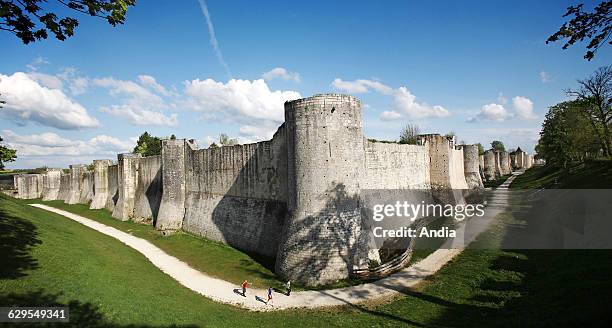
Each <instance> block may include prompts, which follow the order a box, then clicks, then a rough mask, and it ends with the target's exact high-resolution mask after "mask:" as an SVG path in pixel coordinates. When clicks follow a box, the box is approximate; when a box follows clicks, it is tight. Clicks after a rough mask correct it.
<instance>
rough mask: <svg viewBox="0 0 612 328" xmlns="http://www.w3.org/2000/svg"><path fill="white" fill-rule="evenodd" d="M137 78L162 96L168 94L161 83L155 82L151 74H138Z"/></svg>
mask: <svg viewBox="0 0 612 328" xmlns="http://www.w3.org/2000/svg"><path fill="white" fill-rule="evenodd" d="M138 80H139V81H140V84H142V85H143V86H146V87H149V88H151V89H153V91H156V92H158V93H159V94H162V95H164V96H169V95H170V92H169V91H168V90H167V89H166V88H165V87H164V86H163V85H161V84H159V83H157V81H156V80H155V78H154V77H152V76H151V75H138Z"/></svg>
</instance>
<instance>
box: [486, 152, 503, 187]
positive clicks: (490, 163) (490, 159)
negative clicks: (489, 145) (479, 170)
mask: <svg viewBox="0 0 612 328" xmlns="http://www.w3.org/2000/svg"><path fill="white" fill-rule="evenodd" d="M483 158H484V175H485V178H486V179H487V181H491V180H495V179H497V178H498V177H499V175H497V172H496V170H495V167H496V165H495V151H494V150H492V149H489V150H487V151H485V153H484V155H483Z"/></svg>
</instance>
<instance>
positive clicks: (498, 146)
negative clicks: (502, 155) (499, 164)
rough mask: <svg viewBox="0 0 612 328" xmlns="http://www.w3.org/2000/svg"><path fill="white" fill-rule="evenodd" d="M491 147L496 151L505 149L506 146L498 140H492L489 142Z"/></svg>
mask: <svg viewBox="0 0 612 328" xmlns="http://www.w3.org/2000/svg"><path fill="white" fill-rule="evenodd" d="M491 149H493V150H497V151H506V147H505V146H504V143H503V142H501V141H499V140H494V141H493V142H491Z"/></svg>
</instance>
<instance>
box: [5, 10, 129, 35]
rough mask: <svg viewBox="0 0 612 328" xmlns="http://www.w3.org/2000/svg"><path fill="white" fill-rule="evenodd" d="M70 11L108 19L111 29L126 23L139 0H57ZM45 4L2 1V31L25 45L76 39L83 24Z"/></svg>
mask: <svg viewBox="0 0 612 328" xmlns="http://www.w3.org/2000/svg"><path fill="white" fill-rule="evenodd" d="M56 2H57V3H58V4H59V5H61V6H64V7H66V8H68V9H70V10H73V11H76V12H79V13H82V14H86V15H90V16H93V17H99V18H103V19H105V20H106V21H107V22H108V23H109V24H110V25H112V26H117V25H118V24H123V23H124V22H125V15H126V13H127V10H128V7H130V6H134V4H135V3H136V0H56ZM43 7H47V8H48V7H49V1H45V0H0V30H3V31H7V32H10V33H13V34H15V36H16V37H18V38H19V39H21V41H22V42H23V43H25V44H28V43H31V42H34V41H37V40H42V39H46V38H47V37H48V35H49V33H52V34H53V35H54V36H55V38H56V39H58V40H60V41H64V40H66V38H68V37H71V36H73V35H74V30H75V28H76V27H77V26H78V25H79V21H78V20H77V19H76V18H73V17H61V18H60V17H58V16H57V14H56V13H54V12H52V11H49V10H46V9H45V8H43Z"/></svg>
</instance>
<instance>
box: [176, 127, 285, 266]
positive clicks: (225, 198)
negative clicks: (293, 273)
mask: <svg viewBox="0 0 612 328" xmlns="http://www.w3.org/2000/svg"><path fill="white" fill-rule="evenodd" d="M277 133H278V132H277ZM285 152H286V150H285V144H284V135H283V134H280V135H275V136H274V138H273V140H270V141H263V142H259V143H257V144H250V145H238V146H225V147H221V148H216V149H200V150H187V155H186V158H185V163H186V166H187V167H188V168H189V169H187V170H186V171H187V174H186V197H185V198H186V199H185V219H184V221H183V230H185V231H187V232H190V233H194V234H197V235H200V236H203V237H206V238H208V239H211V240H216V241H220V242H223V243H226V244H228V245H230V246H232V247H234V248H237V249H239V250H241V251H243V252H245V253H247V254H249V255H250V256H251V257H252V258H253V259H255V260H257V261H258V262H260V263H261V264H262V265H264V266H265V267H266V268H268V269H270V270H272V271H274V261H275V257H276V253H277V251H278V245H279V240H280V238H281V233H282V227H283V225H284V223H285V219H286V216H287V203H286V201H285V198H286V192H285V190H286V183H287V173H286V158H285V157H283V156H281V154H283V153H285ZM247 156H248V158H247ZM213 161H214V163H215V164H213ZM242 161H244V163H242ZM238 165H241V167H240V169H239V170H238V172H235V173H234V171H233V170H234V168H235V167H238ZM224 184H229V186H227V187H226V186H225V185H224ZM245 265H248V264H246V263H245Z"/></svg>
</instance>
